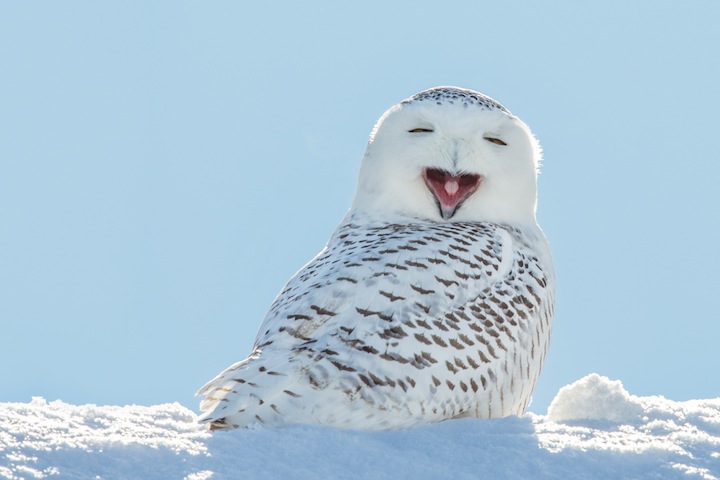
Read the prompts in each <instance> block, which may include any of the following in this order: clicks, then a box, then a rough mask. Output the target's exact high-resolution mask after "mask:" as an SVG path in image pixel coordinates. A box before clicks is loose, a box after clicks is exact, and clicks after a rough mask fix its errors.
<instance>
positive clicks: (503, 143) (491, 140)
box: [483, 137, 507, 145]
mask: <svg viewBox="0 0 720 480" xmlns="http://www.w3.org/2000/svg"><path fill="white" fill-rule="evenodd" d="M483 138H484V139H485V140H487V141H488V142H492V143H494V144H495V145H507V143H505V142H503V141H502V140H500V139H499V138H495V137H483Z"/></svg>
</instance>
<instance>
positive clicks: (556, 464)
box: [0, 374, 720, 480]
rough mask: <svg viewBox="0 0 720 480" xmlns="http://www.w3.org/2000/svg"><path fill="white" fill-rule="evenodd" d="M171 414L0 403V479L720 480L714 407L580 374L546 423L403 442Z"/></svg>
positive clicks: (465, 422) (416, 434)
mask: <svg viewBox="0 0 720 480" xmlns="http://www.w3.org/2000/svg"><path fill="white" fill-rule="evenodd" d="M196 418H197V416H196V414H195V413H194V412H192V411H191V410H188V409H187V408H185V407H183V406H182V405H179V404H177V403H174V404H165V405H155V406H150V407H146V406H135V405H129V406H96V405H69V404H66V403H63V402H61V401H52V402H47V401H45V400H44V399H42V398H37V397H36V398H33V400H32V401H31V402H29V403H1V404H0V478H8V479H16V478H23V479H24V478H28V479H32V478H57V479H97V480H100V479H122V478H143V479H174V478H177V479H186V480H208V479H212V480H217V479H234V478H287V479H293V478H295V479H317V478H373V479H378V480H379V479H395V478H416V479H431V478H432V479H437V478H453V479H475V478H505V479H521V478H522V479H526V478H535V479H550V478H573V479H606V478H635V479H646V478H647V479H650V478H653V479H655V478H663V479H676V478H677V479H680V478H682V479H705V480H713V479H719V480H720V398H718V399H712V400H691V401H687V402H674V401H671V400H667V399H665V398H663V397H637V396H633V395H630V394H629V393H628V392H627V391H626V390H625V389H624V388H623V386H622V384H621V383H620V382H618V381H611V380H609V379H608V378H606V377H602V376H600V375H596V374H592V375H589V376H587V377H585V378H582V379H580V380H579V381H577V382H575V383H573V384H571V385H568V386H566V387H563V388H562V389H561V390H560V391H559V392H558V395H557V396H556V398H555V400H554V401H553V402H552V404H551V406H550V408H549V410H548V415H546V416H541V415H533V414H528V415H524V416H522V417H509V418H504V419H497V420H478V419H461V420H452V421H446V422H442V423H438V424H434V425H426V426H422V427H418V428H414V429H410V430H398V431H391V432H364V431H356V430H337V429H333V428H330V427H319V426H303V427H293V428H287V429H282V430H271V429H256V430H235V431H230V432H215V433H212V434H211V433H209V432H207V431H206V430H204V429H203V428H201V427H200V426H199V425H197V423H196V421H195V420H196Z"/></svg>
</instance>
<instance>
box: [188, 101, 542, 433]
mask: <svg viewBox="0 0 720 480" xmlns="http://www.w3.org/2000/svg"><path fill="white" fill-rule="evenodd" d="M539 160H540V148H539V145H538V144H537V142H536V141H535V139H534V137H533V136H532V134H531V133H530V131H529V129H528V128H527V127H526V126H525V124H524V123H522V122H521V121H520V120H519V119H517V118H516V117H514V116H513V115H512V114H510V112H509V111H508V110H507V109H505V108H504V107H502V106H501V105H500V104H499V103H497V102H495V101H494V100H492V99H490V98H489V97H486V96H484V95H482V94H480V93H477V92H473V91H470V90H465V89H459V88H455V87H439V88H435V89H430V90H426V91H424V92H421V93H419V94H417V95H415V96H413V97H411V98H409V99H407V100H405V101H403V102H401V103H400V104H398V105H396V106H394V107H392V108H391V109H390V110H388V112H386V113H385V115H383V117H381V119H380V121H379V122H378V124H377V125H376V127H375V129H374V130H373V133H372V135H371V138H370V142H369V144H368V148H367V151H366V154H365V158H364V160H363V165H362V168H361V172H360V181H359V185H358V192H357V194H356V197H355V201H354V202H353V205H352V207H351V209H350V211H349V212H348V214H347V216H346V218H345V219H344V220H343V222H341V224H340V226H339V227H338V229H337V230H336V232H335V233H334V234H333V236H332V237H331V239H330V241H329V242H328V244H327V245H326V247H325V248H324V249H323V250H322V251H321V252H320V253H319V254H318V255H317V256H316V257H315V258H314V259H313V260H312V261H311V262H310V263H308V264H307V265H306V266H305V267H303V268H302V269H301V270H300V271H299V272H298V273H297V274H296V275H295V276H294V277H293V278H292V279H291V280H290V281H289V282H288V284H287V285H286V286H285V288H284V289H283V290H282V291H281V292H280V294H279V295H278V297H277V298H276V300H275V302H274V303H273V305H272V306H271V308H270V311H269V312H268V314H267V316H266V318H265V320H264V322H263V324H262V326H261V328H260V331H259V333H258V336H257V339H256V342H255V346H254V348H253V351H252V352H251V354H250V355H249V356H248V357H247V358H246V359H245V360H242V361H241V362H238V363H236V364H234V365H232V366H231V367H229V368H228V369H226V370H225V371H224V372H222V373H221V374H220V375H218V376H217V377H216V378H215V379H213V380H212V381H210V382H209V383H208V384H207V385H205V386H204V387H203V388H202V389H201V390H200V391H199V392H198V394H199V395H204V396H205V398H204V399H203V401H202V403H201V409H202V410H203V411H204V414H203V415H202V416H201V421H202V422H205V423H207V424H208V425H209V426H210V428H236V427H244V426H249V425H252V424H261V425H266V426H285V425H292V424H325V425H332V426H337V427H342V428H360V429H394V428H405V427H410V426H413V425H417V424H421V423H428V422H435V421H440V420H444V419H449V418H457V417H479V418H495V417H504V416H508V415H513V414H515V415H519V414H522V412H523V411H524V409H525V408H526V406H527V404H528V403H529V401H530V398H531V394H532V391H533V389H534V386H535V383H536V381H537V378H538V375H539V374H540V369H541V367H542V363H543V361H544V358H545V354H546V351H547V347H548V343H549V338H550V331H551V323H552V316H553V308H554V271H553V267H552V260H551V256H550V251H549V247H548V244H547V241H546V239H545V237H544V235H543V233H542V231H541V230H540V228H539V226H538V225H537V223H536V221H535V202H536V200H535V199H536V177H537V169H538V164H539Z"/></svg>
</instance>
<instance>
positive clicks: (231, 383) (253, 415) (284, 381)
mask: <svg viewBox="0 0 720 480" xmlns="http://www.w3.org/2000/svg"><path fill="white" fill-rule="evenodd" d="M288 366H289V365H288V359H287V357H285V358H282V359H277V358H276V359H273V358H263V357H262V356H261V355H259V354H253V355H251V356H250V357H248V358H246V359H245V360H243V361H241V362H238V363H236V364H234V365H232V366H230V367H229V368H227V369H226V370H225V371H223V372H222V373H220V375H218V376H217V377H215V378H214V379H212V380H211V381H210V382H208V383H207V384H206V385H204V386H203V387H202V388H201V389H200V390H198V392H197V393H196V395H198V396H204V397H205V398H203V399H202V401H201V402H200V410H202V411H203V413H202V414H201V415H200V417H199V418H198V421H199V422H200V423H203V424H206V425H208V427H209V428H210V430H217V429H229V428H242V427H250V426H253V425H255V424H257V425H268V426H281V425H284V424H286V423H287V422H286V420H287V419H286V418H285V417H284V415H283V413H284V412H286V411H289V410H297V407H298V406H299V404H301V402H302V396H303V393H304V392H302V393H301V392H300V385H299V384H298V382H297V378H295V374H294V373H293V372H292V370H294V369H288ZM289 370H290V371H289ZM296 404H297V405H296Z"/></svg>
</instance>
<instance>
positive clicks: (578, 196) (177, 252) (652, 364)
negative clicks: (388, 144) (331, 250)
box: [0, 1, 720, 413]
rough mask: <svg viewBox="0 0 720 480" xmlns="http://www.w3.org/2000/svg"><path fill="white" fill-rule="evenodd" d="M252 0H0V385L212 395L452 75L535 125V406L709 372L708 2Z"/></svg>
mask: <svg viewBox="0 0 720 480" xmlns="http://www.w3.org/2000/svg"><path fill="white" fill-rule="evenodd" d="M255 3H257V4H256V5H249V4H244V3H241V2H189V1H184V2H182V1H177V2H139V1H136V2H123V3H122V4H119V3H109V2H89V1H87V2H77V1H75V2H73V1H70V2H45V4H37V3H34V4H32V5H30V4H27V3H22V2H13V3H5V4H3V5H2V6H0V63H1V64H2V65H3V74H2V75H0V225H1V226H0V324H1V325H2V331H3V333H2V337H1V338H2V348H1V349H0V378H1V379H2V382H1V383H0V401H28V400H29V399H30V397H31V396H38V395H39V396H44V397H46V398H47V399H50V400H52V399H57V398H59V399H62V400H64V401H66V402H69V403H98V404H130V403H138V404H154V403H161V402H173V401H178V402H180V403H182V404H184V405H187V406H189V407H191V408H196V400H195V399H194V398H193V396H192V395H193V393H194V391H195V390H196V389H197V388H198V387H200V386H201V385H202V384H203V383H204V382H205V381H207V380H209V379H210V378H211V377H212V376H214V375H215V374H217V373H218V372H220V371H221V370H222V369H224V368H225V367H227V366H228V365H229V364H231V363H233V362H235V361H237V360H240V359H242V358H244V356H245V355H246V354H247V353H248V352H249V350H250V348H251V345H252V342H253V338H254V335H255V332H256V330H257V328H258V326H259V324H260V322H261V321H262V318H263V317H264V314H265V311H266V310H267V308H268V306H269V305H270V303H271V302H272V300H273V298H274V296H275V295H276V294H277V292H278V291H279V290H280V288H281V287H282V285H283V284H284V282H285V281H286V280H287V279H288V278H289V277H290V276H291V275H292V274H293V273H294V272H295V271H296V270H297V269H298V268H300V267H301V266H302V265H303V264H304V263H306V262H307V261H308V260H309V259H310V258H311V257H312V256H314V255H315V253H316V252H317V251H319V250H320V248H321V247H322V246H323V244H324V243H325V241H326V240H327V238H328V237H329V235H330V234H331V232H332V231H333V230H334V228H335V226H336V225H337V223H338V222H339V221H340V219H341V218H342V216H343V215H344V213H345V211H346V209H347V208H348V207H349V205H350V202H351V199H352V197H353V192H354V188H355V181H356V176H357V173H358V169H359V164H360V159H361V156H362V153H363V151H364V147H365V144H366V141H367V137H368V134H369V133H370V130H371V128H372V126H373V124H374V122H375V121H376V120H377V118H378V117H379V116H380V115H381V114H382V113H383V111H384V110H385V109H386V108H387V107H389V106H390V105H392V104H394V103H396V102H397V101H399V100H401V99H403V98H405V97H407V96H410V95H412V94H413V93H415V92H417V91H420V90H423V89H425V88H429V87H432V86H436V85H458V86H462V87H467V88H472V89H475V90H479V91H481V92H484V93H486V94H488V95H490V96H492V97H494V98H496V99H497V100H499V101H500V102H501V103H502V104H503V105H505V106H506V107H507V108H508V109H510V110H511V111H512V112H513V113H514V114H516V115H518V116H519V117H520V118H522V119H523V120H524V121H525V122H526V123H527V124H528V125H529V126H530V127H531V129H532V130H533V131H534V133H535V134H536V136H537V137H538V138H539V139H540V142H541V144H542V145H543V148H544V152H545V160H544V166H543V172H542V174H541V177H540V185H539V189H540V190H539V191H540V200H539V211H538V218H539V221H540V223H541V225H542V227H543V228H544V230H545V231H546V233H547V235H548V237H549V238H550V241H551V245H552V248H553V252H554V257H555V262H556V269H557V275H558V298H557V302H558V303H557V314H556V319H555V332H554V337H553V341H552V344H551V349H550V352H549V356H548V359H547V363H546V365H545V368H544V371H543V374H542V376H541V379H540V383H539V385H538V388H537V390H536V393H535V402H534V404H533V406H532V407H531V410H533V411H536V412H538V413H544V412H545V409H546V408H547V405H548V404H549V402H550V400H551V399H552V397H553V396H554V394H555V393H556V392H557V390H558V388H559V387H561V386H563V385H565V384H567V383H570V382H572V381H574V380H576V379H578V378H580V377H581V376H583V375H585V374H587V373H590V372H598V373H600V374H603V375H607V376H609V377H611V378H615V379H620V380H622V381H623V383H624V384H625V386H626V388H627V389H628V390H629V391H631V392H633V393H635V394H641V395H654V394H657V395H664V396H667V397H669V398H672V399H675V400H684V399H689V398H708V397H717V396H720V385H719V384H718V383H717V381H716V380H715V379H716V378H717V372H718V371H720V356H718V355H717V353H716V345H717V342H718V339H720V311H719V309H718V308H717V307H716V302H715V300H716V299H717V298H718V295H719V293H720V280H719V279H718V278H719V277H718V273H717V272H718V268H719V267H720V254H719V253H718V250H719V249H718V246H719V245H720V214H719V213H718V212H720V188H718V181H719V179H720V158H718V157H719V156H720V155H719V154H718V146H717V145H718V143H717V142H718V130H719V127H720V120H719V117H718V115H717V112H718V111H720V94H719V93H718V92H719V89H718V87H717V86H718V85H720V62H718V61H717V46H718V45H720V31H718V29H717V18H720V17H719V16H718V15H719V14H720V6H718V4H717V3H716V2H710V1H706V2H700V1H697V2H684V3H683V2H654V3H653V6H652V9H648V8H647V7H646V6H641V5H640V3H641V2H635V3H636V4H630V2H625V1H604V2H593V3H592V4H590V3H589V2H587V3H583V4H580V3H575V4H570V3H568V2H543V3H540V2H529V1H528V2H512V1H511V2H471V1H467V2H452V1H451V2H447V3H445V4H443V5H442V6H439V4H438V3H437V2H423V1H414V2H396V3H393V4H389V3H390V2H379V1H378V2H361V3H357V2H356V3H352V4H348V5H344V4H342V3H337V2H327V3H313V2H310V3H302V4H300V3H292V4H291V3H290V2H288V4H287V5H282V4H277V3H267V2H265V3H264V4H261V3H262V2H255Z"/></svg>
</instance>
